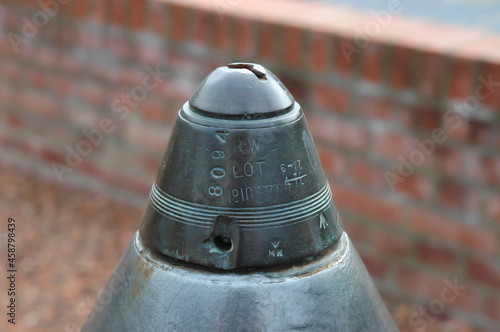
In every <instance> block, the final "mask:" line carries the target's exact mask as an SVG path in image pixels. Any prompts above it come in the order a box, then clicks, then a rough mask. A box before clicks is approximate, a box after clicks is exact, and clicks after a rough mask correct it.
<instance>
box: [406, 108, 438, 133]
mask: <svg viewBox="0 0 500 332" xmlns="http://www.w3.org/2000/svg"><path fill="white" fill-rule="evenodd" d="M412 115H413V119H412V123H413V127H415V128H419V129H421V130H423V131H427V132H429V133H432V131H433V130H434V129H437V128H441V119H442V117H443V116H442V114H440V113H439V110H435V109H432V108H415V109H413V110H412Z"/></svg>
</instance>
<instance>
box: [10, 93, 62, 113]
mask: <svg viewBox="0 0 500 332" xmlns="http://www.w3.org/2000/svg"><path fill="white" fill-rule="evenodd" d="M19 104H20V105H21V106H22V107H24V108H25V109H26V110H27V111H29V112H34V113H37V114H40V115H42V116H49V117H54V116H56V115H57V114H58V105H57V102H56V101H55V100H54V98H51V97H50V96H49V95H47V94H44V93H40V92H26V91H19Z"/></svg>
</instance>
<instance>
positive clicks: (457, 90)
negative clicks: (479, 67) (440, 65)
mask: <svg viewBox="0 0 500 332" xmlns="http://www.w3.org/2000/svg"><path fill="white" fill-rule="evenodd" d="M451 61H452V62H451V70H450V74H451V76H450V95H451V96H452V97H453V98H457V99H463V98H466V97H468V96H470V95H472V82H473V81H474V77H473V74H474V62H472V61H470V60H464V59H460V58H452V60H451Z"/></svg>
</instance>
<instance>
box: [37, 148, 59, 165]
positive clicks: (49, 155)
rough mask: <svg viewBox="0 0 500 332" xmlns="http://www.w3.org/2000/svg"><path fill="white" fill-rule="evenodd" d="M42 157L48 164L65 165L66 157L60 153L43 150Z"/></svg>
mask: <svg viewBox="0 0 500 332" xmlns="http://www.w3.org/2000/svg"><path fill="white" fill-rule="evenodd" d="M41 157H42V159H43V160H44V161H46V162H47V163H52V162H58V163H63V164H64V156H63V155H61V153H59V152H55V151H53V150H49V149H43V150H42V152H41Z"/></svg>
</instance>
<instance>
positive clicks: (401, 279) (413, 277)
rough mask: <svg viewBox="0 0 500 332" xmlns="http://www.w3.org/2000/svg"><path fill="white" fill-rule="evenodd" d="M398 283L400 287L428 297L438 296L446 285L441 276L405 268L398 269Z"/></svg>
mask: <svg viewBox="0 0 500 332" xmlns="http://www.w3.org/2000/svg"><path fill="white" fill-rule="evenodd" d="M398 283H399V285H400V286H401V288H403V289H405V290H407V291H409V292H411V293H413V294H419V295H420V296H425V297H427V298H429V299H433V298H439V297H440V296H441V292H442V290H443V289H444V288H445V287H446V284H445V283H444V280H443V279H441V278H438V277H435V276H432V275H429V274H426V273H422V272H420V271H416V270H411V269H407V268H403V269H401V270H399V272H398Z"/></svg>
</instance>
